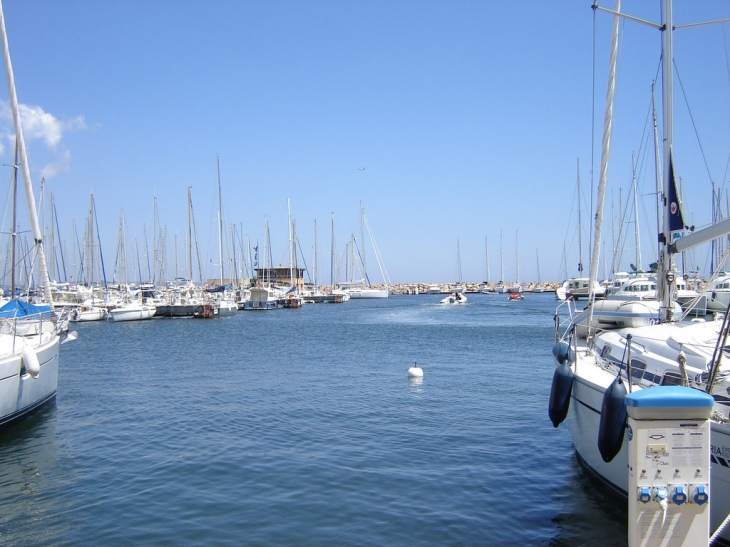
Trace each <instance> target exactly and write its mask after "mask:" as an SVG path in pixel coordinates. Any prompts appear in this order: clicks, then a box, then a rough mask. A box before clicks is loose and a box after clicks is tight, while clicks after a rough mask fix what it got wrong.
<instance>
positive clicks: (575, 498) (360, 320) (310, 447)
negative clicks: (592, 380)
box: [0, 294, 626, 546]
mask: <svg viewBox="0 0 730 547" xmlns="http://www.w3.org/2000/svg"><path fill="white" fill-rule="evenodd" d="M439 298H440V297H439V295H420V296H401V297H392V298H390V299H388V300H383V301H376V300H361V301H350V302H348V303H346V304H342V305H331V304H320V305H307V306H305V307H304V308H302V309H299V310H286V309H285V310H277V311H269V312H241V313H239V314H238V315H236V316H232V317H222V318H218V319H213V320H194V319H154V320H152V321H146V322H140V323H88V324H79V325H78V326H77V327H76V328H77V330H78V332H79V339H78V340H77V341H75V342H73V343H69V344H65V345H64V346H62V369H61V373H60V380H59V387H58V397H57V401H56V403H55V404H54V405H51V406H50V407H48V408H47V409H46V410H44V411H42V412H41V413H39V414H37V415H36V416H34V417H32V418H30V419H28V420H26V421H25V422H23V423H22V424H21V425H20V426H18V427H16V428H15V429H13V430H11V431H9V432H8V433H6V434H5V435H3V436H2V437H0V543H1V544H3V545H63V544H66V545H96V544H100V543H106V544H113V545H140V544H148V545H551V546H572V545H595V546H599V545H600V546H603V545H625V544H626V510H625V502H623V503H622V502H621V501H619V500H616V499H614V498H612V497H611V496H610V494H607V493H605V492H604V491H603V490H601V489H600V488H598V487H597V486H596V485H595V484H593V483H592V482H591V481H590V480H589V479H588V478H587V477H585V475H584V474H583V473H582V472H581V470H580V468H579V467H578V465H577V464H576V462H575V459H574V456H573V451H572V445H571V443H570V436H569V434H568V432H567V430H566V429H565V426H561V427H560V428H559V429H557V430H556V429H554V428H553V427H552V425H551V424H550V421H549V420H548V417H547V401H548V395H549V390H550V381H551V378H552V372H553V365H552V358H551V353H550V350H551V346H552V337H553V324H552V315H553V310H554V307H555V301H554V298H553V296H552V295H549V294H543V295H538V294H535V295H530V294H528V295H527V296H526V298H525V300H524V301H522V302H507V301H506V295H499V296H487V295H469V303H467V304H466V305H464V306H455V307H452V306H439V305H438V304H437V302H438V300H439ZM414 361H417V362H418V363H419V365H421V366H422V368H423V369H424V372H425V377H424V379H423V381H422V382H421V383H415V382H413V381H409V380H408V379H407V377H406V370H407V369H408V367H409V366H410V365H412V364H413V362H414Z"/></svg>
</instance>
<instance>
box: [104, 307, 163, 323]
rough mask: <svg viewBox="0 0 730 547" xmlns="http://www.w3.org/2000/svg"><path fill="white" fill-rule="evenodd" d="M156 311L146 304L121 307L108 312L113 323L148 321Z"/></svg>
mask: <svg viewBox="0 0 730 547" xmlns="http://www.w3.org/2000/svg"><path fill="white" fill-rule="evenodd" d="M156 311H157V309H156V308H155V307H154V306H150V305H147V304H141V305H131V306H122V307H119V308H115V309H113V310H111V311H110V312H109V314H110V315H111V317H112V319H113V320H114V321H141V320H144V319H150V318H152V317H153V316H154V315H155V312H156Z"/></svg>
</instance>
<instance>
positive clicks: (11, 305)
mask: <svg viewBox="0 0 730 547" xmlns="http://www.w3.org/2000/svg"><path fill="white" fill-rule="evenodd" d="M52 315H53V314H52V312H51V308H50V306H48V305H45V304H44V305H41V306H37V305H35V304H29V303H28V302H25V301H24V300H15V299H13V300H11V301H10V302H8V303H7V304H5V305H4V306H3V307H1V308H0V319H8V318H23V319H50V318H51V316H52Z"/></svg>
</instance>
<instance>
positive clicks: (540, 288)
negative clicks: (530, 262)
mask: <svg viewBox="0 0 730 547" xmlns="http://www.w3.org/2000/svg"><path fill="white" fill-rule="evenodd" d="M535 259H536V260H537V283H536V284H535V286H534V287H532V292H545V287H543V286H542V285H541V284H540V283H541V281H542V279H540V253H539V252H538V250H537V249H535Z"/></svg>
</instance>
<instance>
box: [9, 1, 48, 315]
mask: <svg viewBox="0 0 730 547" xmlns="http://www.w3.org/2000/svg"><path fill="white" fill-rule="evenodd" d="M0 40H2V47H3V59H4V61H5V76H6V79H7V83H8V93H9V95H10V108H11V110H12V112H13V125H14V126H15V138H16V139H17V146H18V154H19V159H20V167H21V171H22V173H23V182H24V187H25V199H26V201H27V202H28V215H29V217H30V228H31V231H32V233H33V239H34V240H35V244H36V245H37V246H38V267H39V269H40V276H41V283H43V293H44V295H45V298H46V304H48V305H50V306H52V305H53V295H52V294H51V283H50V279H49V277H48V265H47V264H46V253H45V249H44V246H43V234H42V233H41V227H40V223H39V222H38V211H37V210H36V205H35V196H34V195H33V182H32V180H31V178H30V167H29V166H28V153H27V151H26V148H25V138H24V137H23V126H22V124H21V123H20V107H19V106H18V96H17V94H16V91H15V77H14V75H13V65H12V63H11V62H10V48H9V47H8V35H7V32H6V31H5V15H4V14H3V9H2V2H0ZM14 229H15V227H13V230H14Z"/></svg>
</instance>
